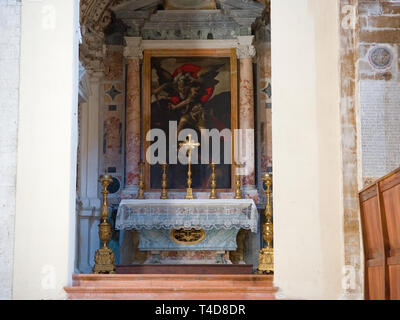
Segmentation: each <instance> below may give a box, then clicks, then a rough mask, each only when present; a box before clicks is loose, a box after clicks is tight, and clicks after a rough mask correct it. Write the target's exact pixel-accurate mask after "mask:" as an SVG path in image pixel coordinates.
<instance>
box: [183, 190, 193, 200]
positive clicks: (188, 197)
mask: <svg viewBox="0 0 400 320" xmlns="http://www.w3.org/2000/svg"><path fill="white" fill-rule="evenodd" d="M185 199H189V200H192V199H194V196H193V189H192V188H187V189H186V196H185Z"/></svg>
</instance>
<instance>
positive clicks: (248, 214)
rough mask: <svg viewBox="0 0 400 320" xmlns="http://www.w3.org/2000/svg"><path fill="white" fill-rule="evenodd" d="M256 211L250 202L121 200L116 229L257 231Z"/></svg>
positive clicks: (222, 200)
mask: <svg viewBox="0 0 400 320" xmlns="http://www.w3.org/2000/svg"><path fill="white" fill-rule="evenodd" d="M257 224H258V212H257V207H256V205H255V203H254V201H253V200H252V199H215V200H210V199H194V200H183V199H168V200H161V199H145V200H136V199H135V200H122V201H121V203H120V205H119V208H118V213H117V219H116V224H115V227H116V229H119V230H131V229H135V230H142V229H147V230H150V229H177V228H182V227H183V228H195V229H204V230H221V229H237V230H239V229H246V230H251V231H252V232H257Z"/></svg>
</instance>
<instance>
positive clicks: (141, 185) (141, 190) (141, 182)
mask: <svg viewBox="0 0 400 320" xmlns="http://www.w3.org/2000/svg"><path fill="white" fill-rule="evenodd" d="M143 167H144V162H142V161H141V162H139V191H138V195H137V199H144V188H145V183H144V179H143Z"/></svg>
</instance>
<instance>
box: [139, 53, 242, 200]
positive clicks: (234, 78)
mask: <svg viewBox="0 0 400 320" xmlns="http://www.w3.org/2000/svg"><path fill="white" fill-rule="evenodd" d="M171 57H173V58H177V59H179V58H184V59H186V60H189V61H190V60H191V59H192V60H193V61H199V60H198V59H211V58H226V59H227V60H228V61H229V74H230V86H229V87H230V119H229V121H230V128H229V129H230V130H231V133H232V137H231V141H232V156H231V158H232V159H234V145H235V144H234V134H233V133H234V130H235V129H237V128H238V74H237V69H238V63H237V56H236V49H235V48H228V49H145V50H144V61H143V70H142V74H143V76H142V84H143V91H142V120H143V122H142V123H143V127H142V143H143V146H144V150H143V151H144V155H146V152H147V150H148V148H149V147H150V145H151V142H150V141H146V134H147V132H148V131H149V130H150V129H152V114H151V110H152V72H153V71H152V69H153V66H152V60H153V59H160V58H171ZM150 169H151V166H150V164H149V163H148V162H147V161H146V163H145V184H146V188H145V190H146V191H156V192H158V191H160V190H161V188H157V187H154V186H152V184H151V182H152V181H158V180H160V181H161V175H159V176H154V177H152V176H151V172H150V171H151V170H150ZM184 174H186V173H184ZM169 178H170V179H173V177H171V176H169ZM229 178H230V185H229V186H227V185H225V186H224V187H222V188H217V191H218V192H231V191H232V190H233V189H234V165H230V177H229ZM156 179H158V180H156ZM151 180H152V181H151ZM169 190H170V191H176V192H183V191H185V187H184V186H181V187H180V188H169ZM193 190H194V192H205V191H209V188H208V187H207V188H204V187H195V186H193Z"/></svg>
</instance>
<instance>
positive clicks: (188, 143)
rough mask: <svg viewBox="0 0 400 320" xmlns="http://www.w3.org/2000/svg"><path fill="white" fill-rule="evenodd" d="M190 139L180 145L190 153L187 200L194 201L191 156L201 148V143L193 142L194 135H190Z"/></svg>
mask: <svg viewBox="0 0 400 320" xmlns="http://www.w3.org/2000/svg"><path fill="white" fill-rule="evenodd" d="M188 138H189V139H187V140H186V141H185V142H182V143H180V144H179V146H180V147H181V148H185V149H186V150H187V153H188V173H187V188H186V196H185V199H194V196H193V189H192V166H191V161H192V158H191V155H192V150H193V149H194V148H196V147H199V146H200V143H199V142H194V141H193V140H192V135H190V134H189V135H188Z"/></svg>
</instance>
